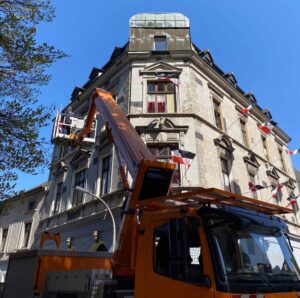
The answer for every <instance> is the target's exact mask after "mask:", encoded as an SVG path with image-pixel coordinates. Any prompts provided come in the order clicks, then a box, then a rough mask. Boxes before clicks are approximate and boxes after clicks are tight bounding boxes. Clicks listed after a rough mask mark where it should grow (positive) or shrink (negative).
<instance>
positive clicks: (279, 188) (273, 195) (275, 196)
mask: <svg viewBox="0 0 300 298" xmlns="http://www.w3.org/2000/svg"><path fill="white" fill-rule="evenodd" d="M283 186H284V184H283V183H279V184H278V185H277V186H276V187H275V188H274V189H273V190H272V197H273V198H274V199H277V196H278V194H279V192H280V190H281V189H282V188H283Z"/></svg>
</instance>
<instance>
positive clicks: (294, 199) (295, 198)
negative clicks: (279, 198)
mask: <svg viewBox="0 0 300 298" xmlns="http://www.w3.org/2000/svg"><path fill="white" fill-rule="evenodd" d="M299 196H300V194H299V195H297V196H295V197H291V198H288V200H289V203H288V204H287V206H286V207H289V206H293V205H294V204H295V203H296V202H297V199H298V198H299Z"/></svg>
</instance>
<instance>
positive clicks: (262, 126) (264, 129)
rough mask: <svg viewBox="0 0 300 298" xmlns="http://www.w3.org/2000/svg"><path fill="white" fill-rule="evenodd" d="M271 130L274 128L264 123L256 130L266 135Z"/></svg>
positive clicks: (270, 124) (269, 123)
mask: <svg viewBox="0 0 300 298" xmlns="http://www.w3.org/2000/svg"><path fill="white" fill-rule="evenodd" d="M273 128H274V125H273V124H272V123H271V122H264V123H262V124H260V125H259V126H258V129H259V130H261V131H263V132H264V133H266V134H269V133H271V131H272V129H273Z"/></svg>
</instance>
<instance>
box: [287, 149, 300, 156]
mask: <svg viewBox="0 0 300 298" xmlns="http://www.w3.org/2000/svg"><path fill="white" fill-rule="evenodd" d="M299 152H300V149H296V150H288V154H289V155H295V154H298V153H299Z"/></svg>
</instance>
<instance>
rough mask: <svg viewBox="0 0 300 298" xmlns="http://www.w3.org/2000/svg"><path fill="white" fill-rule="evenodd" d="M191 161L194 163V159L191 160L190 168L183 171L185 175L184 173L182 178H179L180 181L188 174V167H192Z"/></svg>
mask: <svg viewBox="0 0 300 298" xmlns="http://www.w3.org/2000/svg"><path fill="white" fill-rule="evenodd" d="M193 161H194V159H192V161H191V164H190V166H189V167H188V168H187V169H186V170H185V173H184V175H183V176H182V178H181V179H182V181H183V178H184V177H185V176H186V173H187V172H188V170H189V169H190V167H191V166H192V163H193Z"/></svg>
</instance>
